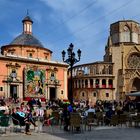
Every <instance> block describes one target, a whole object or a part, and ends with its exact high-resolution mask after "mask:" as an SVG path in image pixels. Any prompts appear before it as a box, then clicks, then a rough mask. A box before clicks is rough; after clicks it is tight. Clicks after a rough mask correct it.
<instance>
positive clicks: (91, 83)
mask: <svg viewBox="0 0 140 140" xmlns="http://www.w3.org/2000/svg"><path fill="white" fill-rule="evenodd" d="M90 87H93V79H90Z"/></svg>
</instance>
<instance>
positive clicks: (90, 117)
mask: <svg viewBox="0 0 140 140" xmlns="http://www.w3.org/2000/svg"><path fill="white" fill-rule="evenodd" d="M86 125H87V126H88V130H90V131H91V126H97V123H96V122H95V118H94V112H88V116H87V119H86ZM86 125H85V130H86Z"/></svg>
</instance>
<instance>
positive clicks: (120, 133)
mask: <svg viewBox="0 0 140 140" xmlns="http://www.w3.org/2000/svg"><path fill="white" fill-rule="evenodd" d="M32 131H33V132H32V135H26V134H24V133H20V132H18V133H13V132H7V134H1V135H0V140H26V139H27V140H139V139H140V128H124V127H123V128H121V127H96V128H92V130H91V131H83V132H81V133H74V132H73V133H72V132H64V131H63V130H62V129H60V127H58V126H53V127H45V128H43V132H35V130H32Z"/></svg>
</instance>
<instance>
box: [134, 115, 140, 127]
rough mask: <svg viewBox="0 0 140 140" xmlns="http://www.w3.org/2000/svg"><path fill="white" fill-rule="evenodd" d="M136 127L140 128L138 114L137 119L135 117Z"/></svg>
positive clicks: (139, 116)
mask: <svg viewBox="0 0 140 140" xmlns="http://www.w3.org/2000/svg"><path fill="white" fill-rule="evenodd" d="M134 122H135V127H138V126H139V123H140V114H138V115H137V116H136V117H135V120H134Z"/></svg>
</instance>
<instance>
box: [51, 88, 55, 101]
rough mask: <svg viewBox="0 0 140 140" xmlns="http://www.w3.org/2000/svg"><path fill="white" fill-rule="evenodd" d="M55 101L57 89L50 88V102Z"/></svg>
mask: <svg viewBox="0 0 140 140" xmlns="http://www.w3.org/2000/svg"><path fill="white" fill-rule="evenodd" d="M55 99H56V88H55V87H50V100H55Z"/></svg>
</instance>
